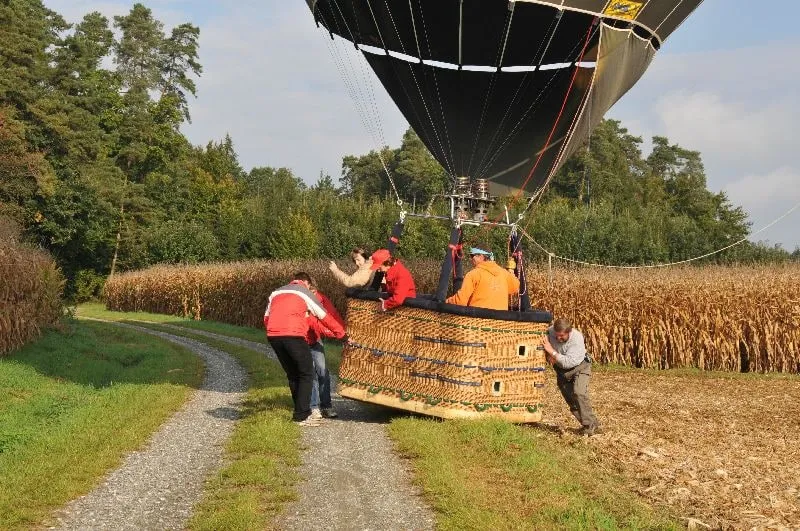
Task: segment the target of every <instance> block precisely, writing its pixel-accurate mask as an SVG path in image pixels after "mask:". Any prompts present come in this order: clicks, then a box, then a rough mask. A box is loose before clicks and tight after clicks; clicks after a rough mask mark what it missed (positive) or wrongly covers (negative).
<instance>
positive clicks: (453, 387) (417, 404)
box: [339, 298, 551, 423]
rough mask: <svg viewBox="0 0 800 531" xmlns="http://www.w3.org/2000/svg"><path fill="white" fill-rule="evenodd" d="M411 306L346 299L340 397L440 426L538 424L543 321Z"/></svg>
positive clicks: (543, 316)
mask: <svg viewBox="0 0 800 531" xmlns="http://www.w3.org/2000/svg"><path fill="white" fill-rule="evenodd" d="M414 306H420V305H415V304H414V302H413V301H411V302H407V305H404V306H401V307H399V308H396V309H394V310H392V311H390V312H380V311H379V309H380V306H379V303H378V302H376V301H374V300H364V299H363V298H348V306H347V334H348V338H349V343H348V345H346V346H345V348H344V350H343V352H342V362H341V365H340V368H339V394H340V395H341V396H344V397H347V398H352V399H355V400H360V401H363V402H370V403H373V404H380V405H383V406H389V407H393V408H398V409H404V410H407V411H413V412H415V413H421V414H425V415H431V416H435V417H441V418H446V419H455V418H478V417H486V416H499V417H503V418H505V419H507V420H509V421H511V422H516V423H527V422H538V421H540V420H541V418H542V404H541V403H542V390H543V387H544V371H545V357H544V351H543V350H542V348H541V337H542V336H543V335H544V334H546V333H547V327H548V324H549V321H550V318H551V317H550V315H549V314H547V313H545V312H536V315H533V314H532V315H528V316H523V317H525V319H524V320H521V319H520V314H519V313H518V312H492V311H483V312H480V311H478V312H475V311H473V312H472V314H473V315H459V314H458V313H450V312H449V311H447V307H451V305H442V304H439V305H436V309H427V308H420V307H414ZM421 306H425V304H421ZM428 306H430V304H428ZM451 308H452V307H451ZM452 310H453V311H454V312H458V311H459V308H452ZM461 313H464V311H463V309H462V310H461ZM475 314H479V315H480V316H475ZM484 314H485V315H488V317H486V316H484ZM503 314H507V315H508V316H509V320H507V319H502V318H497V317H502V316H503ZM512 318H513V319H512Z"/></svg>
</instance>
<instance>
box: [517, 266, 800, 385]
mask: <svg viewBox="0 0 800 531" xmlns="http://www.w3.org/2000/svg"><path fill="white" fill-rule="evenodd" d="M529 284H530V286H531V302H532V304H534V305H538V306H539V307H544V308H547V309H548V310H551V311H553V313H554V315H556V316H566V317H569V318H571V319H572V320H573V322H574V323H575V325H576V326H577V327H578V328H579V329H581V330H582V331H584V333H585V335H586V341H587V346H588V347H589V348H590V350H591V351H592V353H593V355H594V357H595V358H596V359H598V360H600V361H602V362H611V363H617V364H622V365H628V366H634V367H647V368H659V369H668V368H675V367H696V368H700V369H704V370H720V371H736V372H740V371H743V370H744V371H745V372H747V371H752V372H793V373H796V372H800V266H797V265H786V266H760V267H703V268H698V267H687V268H678V269H658V270H650V269H648V270H644V269H637V270H604V271H598V270H587V269H578V270H560V271H559V270H557V271H556V272H555V273H554V274H553V278H552V281H549V280H548V275H547V273H546V272H544V271H537V272H535V273H533V274H532V275H531V276H530V278H529Z"/></svg>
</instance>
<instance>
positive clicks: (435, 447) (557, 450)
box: [389, 418, 681, 529]
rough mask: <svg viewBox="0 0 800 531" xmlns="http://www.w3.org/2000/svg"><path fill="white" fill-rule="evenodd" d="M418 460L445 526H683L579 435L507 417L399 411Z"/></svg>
mask: <svg viewBox="0 0 800 531" xmlns="http://www.w3.org/2000/svg"><path fill="white" fill-rule="evenodd" d="M389 432H390V435H391V437H392V439H394V441H395V443H396V445H397V448H398V449H399V450H400V451H401V453H403V454H404V455H406V456H408V457H410V458H411V459H413V465H414V468H415V471H416V478H417V482H418V483H419V484H420V486H421V487H422V489H423V491H424V493H425V496H426V498H427V499H428V500H429V501H430V502H431V503H432V505H433V506H434V508H435V509H436V512H437V524H438V525H437V527H438V528H441V529H619V528H628V529H678V528H680V527H681V526H680V525H679V524H678V523H677V522H675V521H673V520H671V519H670V518H669V516H668V515H665V514H663V513H660V512H657V511H656V510H654V509H653V508H651V507H650V506H648V505H647V504H645V503H644V502H643V501H641V500H640V499H638V498H637V496H636V495H635V494H633V493H631V492H630V491H627V490H626V489H625V488H624V486H623V482H622V478H621V477H620V476H618V475H617V474H616V473H615V472H614V471H612V470H609V469H607V468H606V467H605V466H603V464H602V463H600V462H598V461H597V460H596V459H595V458H594V457H593V455H592V452H591V449H590V448H589V447H588V446H587V445H585V444H583V443H582V442H581V441H580V440H576V441H574V443H575V444H574V445H572V444H569V443H564V442H563V439H559V438H558V437H557V436H555V435H553V434H551V433H548V432H546V431H543V430H541V429H537V428H531V427H522V426H515V425H512V424H508V423H506V422H504V421H501V420H493V419H487V420H481V421H447V422H441V421H437V420H432V419H421V418H401V419H395V420H394V421H392V423H391V424H390V426H389Z"/></svg>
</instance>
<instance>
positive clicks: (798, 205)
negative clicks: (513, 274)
mask: <svg viewBox="0 0 800 531" xmlns="http://www.w3.org/2000/svg"><path fill="white" fill-rule="evenodd" d="M798 208H800V201H798V202H797V203H795V204H794V206H792V207H791V208H790V209H789V210H787V211H786V212H784V213H783V214H781V215H780V216H778V217H777V218H775V219H774V220H772V221H771V222H769V223H767V224H766V225H764V226H763V227H761V228H760V229H758V230H757V231H755V232H754V233H752V234H750V235H748V236H745V237H744V238H741V239H740V240H737V241H735V242H733V243H731V244H728V245H726V246H725V247H721V248H719V249H716V250H714V251H711V252H709V253H705V254H702V255H700V256H695V257H693V258H687V259H686V260H678V261H677V262H667V263H662V264H644V265H631V266H628V265H613V264H598V263H596V262H586V261H583V260H576V259H574V258H568V257H565V256H559V255H557V254H556V253H554V252H552V251H549V250H548V249H545V248H544V246H542V244H540V243H539V242H537V241H536V240H535V239H534V238H533V236H531V235H530V234H528V233H527V232H526V231H525V230H524V229H523V230H522V235H523V236H525V237H526V238H528V240H530V242H531V243H533V244H534V245H535V246H536V247H538V248H539V249H540V250H541V251H542V252H543V253H545V254H547V256H548V260H549V261H552V259H553V258H558V259H559V260H563V261H565V262H571V263H573V264H578V265H584V266H591V267H604V268H607V269H654V268H657V267H671V266H677V265H683V264H688V263H691V262H696V261H697V260H702V259H703V258H708V257H709V256H713V255H715V254H719V253H721V252H722V251H726V250H728V249H731V248H733V247H736V246H738V245H741V244H743V243H744V242H746V241H748V240H749V239H750V238H752V237H753V236H755V235H757V234H760V233H762V232H764V231H765V230H767V229H768V228H770V227H772V226H773V225H775V224H777V223H779V222H780V221H782V220H783V219H784V218H786V217H788V216H789V215H790V214H791V213H792V212H794V211H795V210H797V209H798Z"/></svg>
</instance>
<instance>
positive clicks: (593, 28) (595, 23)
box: [496, 17, 599, 221]
mask: <svg viewBox="0 0 800 531" xmlns="http://www.w3.org/2000/svg"><path fill="white" fill-rule="evenodd" d="M598 22H599V19H598V18H597V17H595V18H594V19H593V20H592V23H591V24H590V25H589V29H588V30H587V32H586V37H585V38H584V40H583V47H582V48H581V52H580V55H579V56H578V60H577V61H576V62H575V63H574V64H575V71H574V72H573V73H572V77H571V79H570V83H569V86H568V87H567V91H566V94H565V95H564V101H563V102H562V103H561V108H560V109H559V111H558V114H557V115H556V118H555V120H554V122H553V127H552V128H551V129H550V133H549V134H548V136H547V139H546V140H545V142H544V147H543V148H542V150H541V151H539V156H538V157H537V158H536V161H535V162H534V164H533V167H532V168H531V170H530V171H529V172H528V175H527V177H526V178H525V180H524V181H523V183H522V185H521V186H520V187H519V191H517V193H516V194H514V196H513V197H512V198H511V203H510V205H511V206H513V205H514V204H515V203H516V202H517V201H518V200H519V198H520V196H521V195H522V193H523V192H524V190H525V187H526V186H527V185H528V183H529V182H530V180H531V179H532V178H533V176H534V174H535V173H536V169H537V168H538V167H539V163H540V162H541V161H542V158H543V157H544V154H545V153H546V152H547V146H549V145H550V141H551V140H552V138H553V136H554V135H555V132H556V129H557V128H558V124H559V123H560V122H561V118H562V117H563V115H564V110H565V109H566V106H567V102H568V101H569V97H570V94H571V93H572V90H573V89H574V88H575V80H576V79H577V76H578V70H579V69H578V66H577V65H578V64H580V63H581V62H582V61H583V57H584V55H585V54H586V50H587V49H588V47H589V42H590V41H591V38H592V35H594V32H595V31H596V29H597V27H598V26H599V24H598ZM554 164H555V162H554ZM553 173H554V172H553V170H551V171H550V174H551V175H552V174H553ZM549 180H550V179H549V178H548V180H547V182H546V183H545V185H543V186H541V187H540V188H539V189H537V191H536V192H534V197H537V196H538V197H539V199H541V196H542V195H543V194H544V190H545V187H546V185H547V183H548V182H549ZM532 204H533V198H531V200H530V201H529V202H528V206H527V207H526V209H525V210H527V209H528V208H530V207H531V206H532ZM500 219H502V214H501V215H500V216H499V217H498V218H497V220H496V221H499V220H500Z"/></svg>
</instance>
